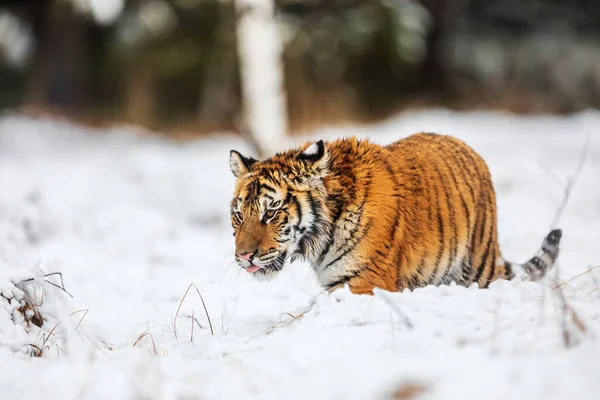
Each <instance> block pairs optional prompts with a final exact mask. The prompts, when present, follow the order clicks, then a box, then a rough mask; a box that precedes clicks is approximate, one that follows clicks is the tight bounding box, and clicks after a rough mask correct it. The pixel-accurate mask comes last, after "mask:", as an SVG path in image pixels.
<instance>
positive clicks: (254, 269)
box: [246, 265, 260, 273]
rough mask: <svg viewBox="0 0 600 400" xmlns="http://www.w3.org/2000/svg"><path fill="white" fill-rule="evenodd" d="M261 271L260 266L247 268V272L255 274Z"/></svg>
mask: <svg viewBox="0 0 600 400" xmlns="http://www.w3.org/2000/svg"><path fill="white" fill-rule="evenodd" d="M259 269H260V267H259V266H258V265H251V266H249V267H248V268H246V272H250V273H254V272H256V271H258V270H259Z"/></svg>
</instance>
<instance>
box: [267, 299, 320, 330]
mask: <svg viewBox="0 0 600 400" xmlns="http://www.w3.org/2000/svg"><path fill="white" fill-rule="evenodd" d="M312 308H313V306H312V305H311V306H310V307H308V308H307V309H306V310H305V311H302V312H301V313H300V314H298V315H294V314H291V313H289V312H285V313H283V314H281V316H280V317H279V322H278V323H277V324H275V325H273V326H272V327H271V328H270V329H269V330H268V331H266V332H265V333H266V334H267V335H270V334H271V333H273V332H274V331H275V329H277V328H281V327H283V326H288V325H291V324H292V323H293V322H294V321H298V320H300V319H302V318H303V317H304V315H305V314H306V313H307V312H309V311H310V310H312ZM283 315H287V316H288V317H290V319H287V320H285V321H282V320H281V317H282V316H283Z"/></svg>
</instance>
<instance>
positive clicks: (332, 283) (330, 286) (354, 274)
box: [325, 271, 360, 290]
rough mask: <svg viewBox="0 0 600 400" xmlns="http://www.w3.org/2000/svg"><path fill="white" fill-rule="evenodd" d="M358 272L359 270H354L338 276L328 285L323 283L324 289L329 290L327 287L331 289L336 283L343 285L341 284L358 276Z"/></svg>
mask: <svg viewBox="0 0 600 400" xmlns="http://www.w3.org/2000/svg"><path fill="white" fill-rule="evenodd" d="M359 273H360V272H359V271H354V272H353V273H351V274H350V275H346V276H342V277H339V278H338V280H336V281H334V282H331V283H330V284H328V285H325V289H326V290H329V289H331V288H333V287H336V286H337V285H343V284H345V283H347V282H348V281H349V280H350V279H352V278H354V277H356V276H358V274H359Z"/></svg>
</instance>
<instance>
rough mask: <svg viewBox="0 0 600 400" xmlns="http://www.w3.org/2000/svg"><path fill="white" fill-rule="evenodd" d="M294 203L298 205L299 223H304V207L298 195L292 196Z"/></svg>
mask: <svg viewBox="0 0 600 400" xmlns="http://www.w3.org/2000/svg"><path fill="white" fill-rule="evenodd" d="M292 203H294V205H295V206H296V210H297V213H298V225H300V224H301V223H302V207H300V202H299V201H298V198H297V197H296V196H292Z"/></svg>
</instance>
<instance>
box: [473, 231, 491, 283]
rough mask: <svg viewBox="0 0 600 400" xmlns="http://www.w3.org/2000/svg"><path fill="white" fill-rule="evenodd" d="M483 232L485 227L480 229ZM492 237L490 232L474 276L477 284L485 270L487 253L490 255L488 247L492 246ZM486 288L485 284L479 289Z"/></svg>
mask: <svg viewBox="0 0 600 400" xmlns="http://www.w3.org/2000/svg"><path fill="white" fill-rule="evenodd" d="M490 229H493V223H492V224H490ZM482 230H483V231H485V226H484V227H483V229H482ZM492 236H493V235H491V232H490V237H489V238H488V240H487V245H486V246H485V252H484V253H483V260H482V261H481V264H480V265H479V268H478V269H477V275H476V276H475V282H477V283H479V279H480V278H481V275H482V274H483V271H484V270H485V267H486V265H487V260H488V257H489V255H490V254H489V253H490V245H491V244H492ZM485 286H487V283H486V284H485V285H483V286H480V287H485Z"/></svg>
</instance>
